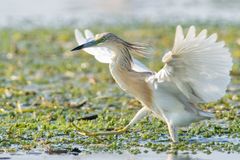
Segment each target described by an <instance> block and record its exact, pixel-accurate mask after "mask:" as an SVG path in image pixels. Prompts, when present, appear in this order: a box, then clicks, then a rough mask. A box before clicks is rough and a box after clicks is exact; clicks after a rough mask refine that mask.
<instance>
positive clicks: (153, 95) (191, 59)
mask: <svg viewBox="0 0 240 160" xmlns="http://www.w3.org/2000/svg"><path fill="white" fill-rule="evenodd" d="M75 36H76V39H77V42H78V43H79V46H78V47H76V48H74V49H72V51H75V50H80V49H83V50H84V51H86V52H87V53H89V54H92V55H94V56H95V58H96V59H97V60H98V61H100V62H102V63H108V64H109V68H110V72H111V74H112V77H113V78H114V80H115V81H116V82H117V84H118V85H119V87H120V88H121V89H123V90H124V91H125V92H127V93H128V94H130V95H132V96H134V97H135V98H136V99H137V100H138V101H140V102H141V104H142V109H140V110H139V111H138V112H137V114H136V115H135V116H134V118H133V119H132V120H131V121H130V122H129V124H128V125H127V126H125V127H124V128H123V129H121V130H117V131H110V132H96V133H91V132H87V131H83V132H81V133H82V134H84V135H89V136H91V135H92V136H97V135H107V134H119V133H123V132H125V131H126V130H127V129H128V128H129V127H130V126H132V125H134V124H135V123H136V122H138V121H139V120H141V119H142V118H143V117H145V116H146V115H147V114H148V113H152V114H153V115H154V116H156V117H158V118H159V119H161V120H163V121H164V122H166V124H167V126H168V130H169V134H170V137H171V139H172V141H173V142H177V141H178V135H177V131H178V129H179V128H180V127H185V126H189V125H190V124H191V123H193V122H198V121H201V120H205V119H210V118H213V117H214V114H212V113H209V112H206V111H203V110H201V109H200V108H199V107H198V105H199V104H202V103H208V102H213V101H216V100H218V99H220V98H221V97H222V96H224V94H225V92H226V88H227V85H228V84H229V82H230V79H231V78H230V75H229V72H230V70H231V67H232V58H231V55H230V52H229V50H228V48H226V47H225V44H224V42H223V41H220V42H218V41H217V34H212V35H210V36H207V31H206V30H205V29H204V30H202V31H201V32H200V33H199V34H197V35H196V31H195V27H194V26H191V27H190V28H189V30H188V32H187V34H186V36H184V34H183V30H182V27H181V26H177V28H176V35H175V40H174V45H173V49H172V50H171V51H169V52H167V53H166V54H165V55H164V56H163V58H162V62H163V63H164V67H163V68H162V69H160V70H159V71H158V72H153V71H151V70H150V69H148V68H147V67H146V66H144V65H143V64H142V63H141V62H139V61H138V60H136V59H135V58H133V56H132V53H135V54H139V55H142V56H145V57H148V56H149V55H150V54H149V53H148V52H147V51H148V50H147V48H146V47H145V46H144V45H142V44H140V43H129V42H126V41H125V40H123V39H121V38H119V37H118V36H116V35H115V34H113V33H101V34H97V35H96V36H94V35H93V34H92V33H91V32H90V31H89V30H85V37H86V38H84V37H83V36H82V34H81V33H80V32H79V31H78V30H75ZM159 59H160V58H159Z"/></svg>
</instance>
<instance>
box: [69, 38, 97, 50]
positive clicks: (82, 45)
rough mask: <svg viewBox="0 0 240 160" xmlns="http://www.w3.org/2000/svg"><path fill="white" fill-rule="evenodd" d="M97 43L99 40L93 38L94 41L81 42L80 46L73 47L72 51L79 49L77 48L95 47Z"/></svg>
mask: <svg viewBox="0 0 240 160" xmlns="http://www.w3.org/2000/svg"><path fill="white" fill-rule="evenodd" d="M96 45H97V42H96V41H95V40H92V41H89V42H87V43H85V44H81V45H80V46H77V47H75V48H73V49H72V50H71V51H77V50H80V49H84V48H88V47H93V46H96Z"/></svg>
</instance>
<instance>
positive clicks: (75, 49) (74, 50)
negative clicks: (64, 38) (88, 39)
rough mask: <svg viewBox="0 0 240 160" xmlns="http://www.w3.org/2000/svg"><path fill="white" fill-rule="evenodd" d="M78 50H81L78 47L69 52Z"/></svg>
mask: <svg viewBox="0 0 240 160" xmlns="http://www.w3.org/2000/svg"><path fill="white" fill-rule="evenodd" d="M80 49H81V48H80V46H77V47H75V48H73V49H72V50H71V52H73V51H76V50H80Z"/></svg>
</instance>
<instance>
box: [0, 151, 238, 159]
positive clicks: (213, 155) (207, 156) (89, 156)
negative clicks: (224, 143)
mask: <svg viewBox="0 0 240 160" xmlns="http://www.w3.org/2000/svg"><path fill="white" fill-rule="evenodd" d="M239 158H240V155H239V154H238V153H229V154H226V153H222V152H213V153H211V154H204V153H197V154H189V153H187V152H185V153H179V154H177V155H175V154H167V153H160V154H157V153H155V152H148V153H142V154H138V155H133V154H130V153H127V152H124V153H122V154H118V153H93V154H79V155H69V154H59V155H49V154H46V153H41V152H35V153H34V152H29V153H22V152H18V153H14V154H11V153H4V154H0V159H1V160H3V159H6V160H7V159H11V160H25V159H35V160H42V159H48V160H65V159H68V160H78V159H81V160H107V159H113V160H238V159H239Z"/></svg>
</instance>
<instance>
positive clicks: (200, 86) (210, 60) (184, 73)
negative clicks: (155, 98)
mask: <svg viewBox="0 0 240 160" xmlns="http://www.w3.org/2000/svg"><path fill="white" fill-rule="evenodd" d="M216 41H217V34H216V33H214V34H212V35H210V36H209V37H207V30H205V29H204V30H202V31H201V32H200V33H199V34H198V35H197V36H196V32H195V27H194V26H191V27H190V29H189V30H188V33H187V35H186V37H185V38H184V36H183V33H182V28H181V26H177V29H176V36H175V42H174V46H173V49H172V51H170V52H168V53H166V54H165V55H164V57H163V60H162V61H163V62H164V63H165V66H164V67H163V68H162V69H161V70H160V71H159V72H158V73H157V74H155V75H154V78H156V79H157V80H158V82H162V81H171V82H173V83H174V84H175V85H176V86H177V87H178V88H179V89H180V90H181V92H182V93H183V94H184V95H185V96H187V97H188V99H189V100H191V101H192V102H196V103H202V102H211V101H216V100H218V99H219V98H221V97H222V96H223V95H224V94H225V91H226V88H227V85H228V84H229V82H230V79H231V78H230V75H229V73H230V70H231V67H232V58H231V54H230V52H229V50H228V48H226V47H224V45H225V44H224V42H223V41H220V42H216ZM154 78H152V79H154Z"/></svg>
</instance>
